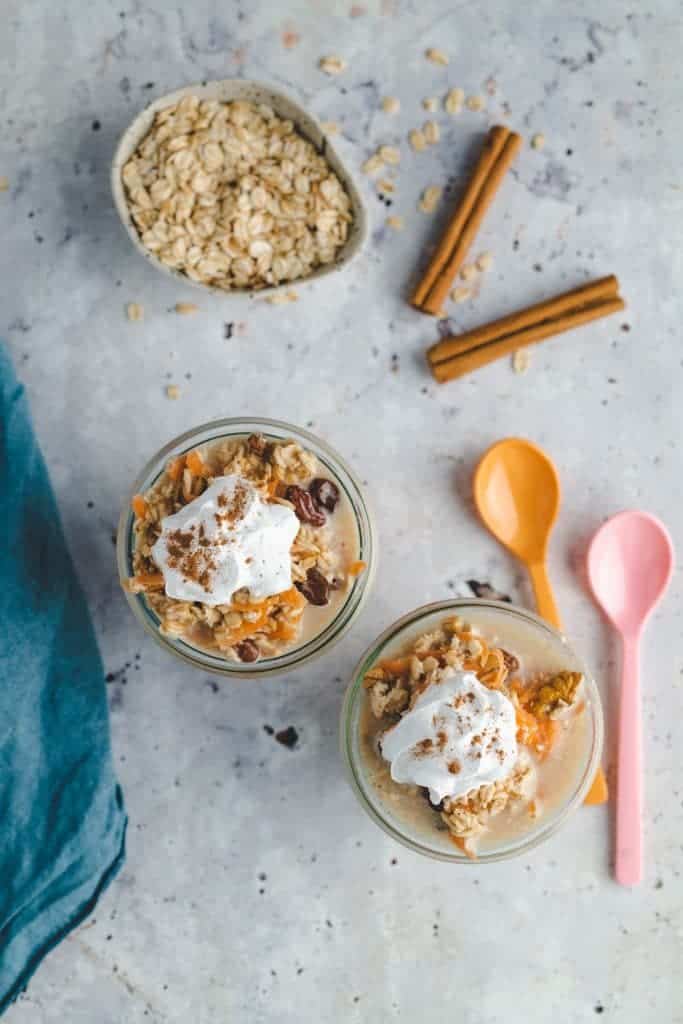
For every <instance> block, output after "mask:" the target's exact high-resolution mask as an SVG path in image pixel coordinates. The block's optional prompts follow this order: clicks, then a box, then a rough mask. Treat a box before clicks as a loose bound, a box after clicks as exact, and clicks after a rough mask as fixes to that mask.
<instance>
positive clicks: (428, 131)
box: [422, 121, 441, 146]
mask: <svg viewBox="0 0 683 1024" xmlns="http://www.w3.org/2000/svg"><path fill="white" fill-rule="evenodd" d="M422 134H423V135H424V137H425V142H426V143H427V144H428V145H429V146H434V145H435V144H436V143H437V142H438V141H439V139H440V138H441V130H440V128H439V126H438V124H437V123H436V121H425V123H424V124H423V125H422Z"/></svg>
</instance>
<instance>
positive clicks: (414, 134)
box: [408, 128, 427, 153]
mask: <svg viewBox="0 0 683 1024" xmlns="http://www.w3.org/2000/svg"><path fill="white" fill-rule="evenodd" d="M408 142H409V143H410V145H411V146H412V147H413V149H414V150H415V152H417V153H419V152H420V151H421V150H423V149H426V148H427V140H426V139H425V137H424V134H423V133H422V132H421V131H420V129H419V128H413V130H412V131H410V132H408Z"/></svg>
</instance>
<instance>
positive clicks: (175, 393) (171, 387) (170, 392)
mask: <svg viewBox="0 0 683 1024" xmlns="http://www.w3.org/2000/svg"><path fill="white" fill-rule="evenodd" d="M166 397H167V398H171V399H172V400H173V401H175V399H176V398H180V388H179V387H178V385H177V384H168V385H167V387H166Z"/></svg>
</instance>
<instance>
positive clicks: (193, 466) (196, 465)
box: [185, 451, 209, 476]
mask: <svg viewBox="0 0 683 1024" xmlns="http://www.w3.org/2000/svg"><path fill="white" fill-rule="evenodd" d="M185 465H186V466H187V468H188V469H189V471H190V473H192V476H208V473H209V471H208V468H207V467H206V465H205V464H204V460H203V459H202V457H201V455H200V454H199V452H197V451H194V452H190V453H189V455H188V456H187V457H186V459H185Z"/></svg>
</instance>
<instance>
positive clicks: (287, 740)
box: [275, 725, 299, 750]
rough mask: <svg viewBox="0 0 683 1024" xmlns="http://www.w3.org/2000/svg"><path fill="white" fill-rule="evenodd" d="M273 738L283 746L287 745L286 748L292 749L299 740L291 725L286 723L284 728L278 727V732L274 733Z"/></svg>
mask: <svg viewBox="0 0 683 1024" xmlns="http://www.w3.org/2000/svg"><path fill="white" fill-rule="evenodd" d="M275 739H276V740H277V741H278V743H281V744H282V746H283V747H287V749H288V750H294V747H295V746H296V745H297V743H298V742H299V733H298V732H297V731H296V729H295V728H294V726H293V725H288V726H287V728H286V729H280V731H279V732H276V733H275Z"/></svg>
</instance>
